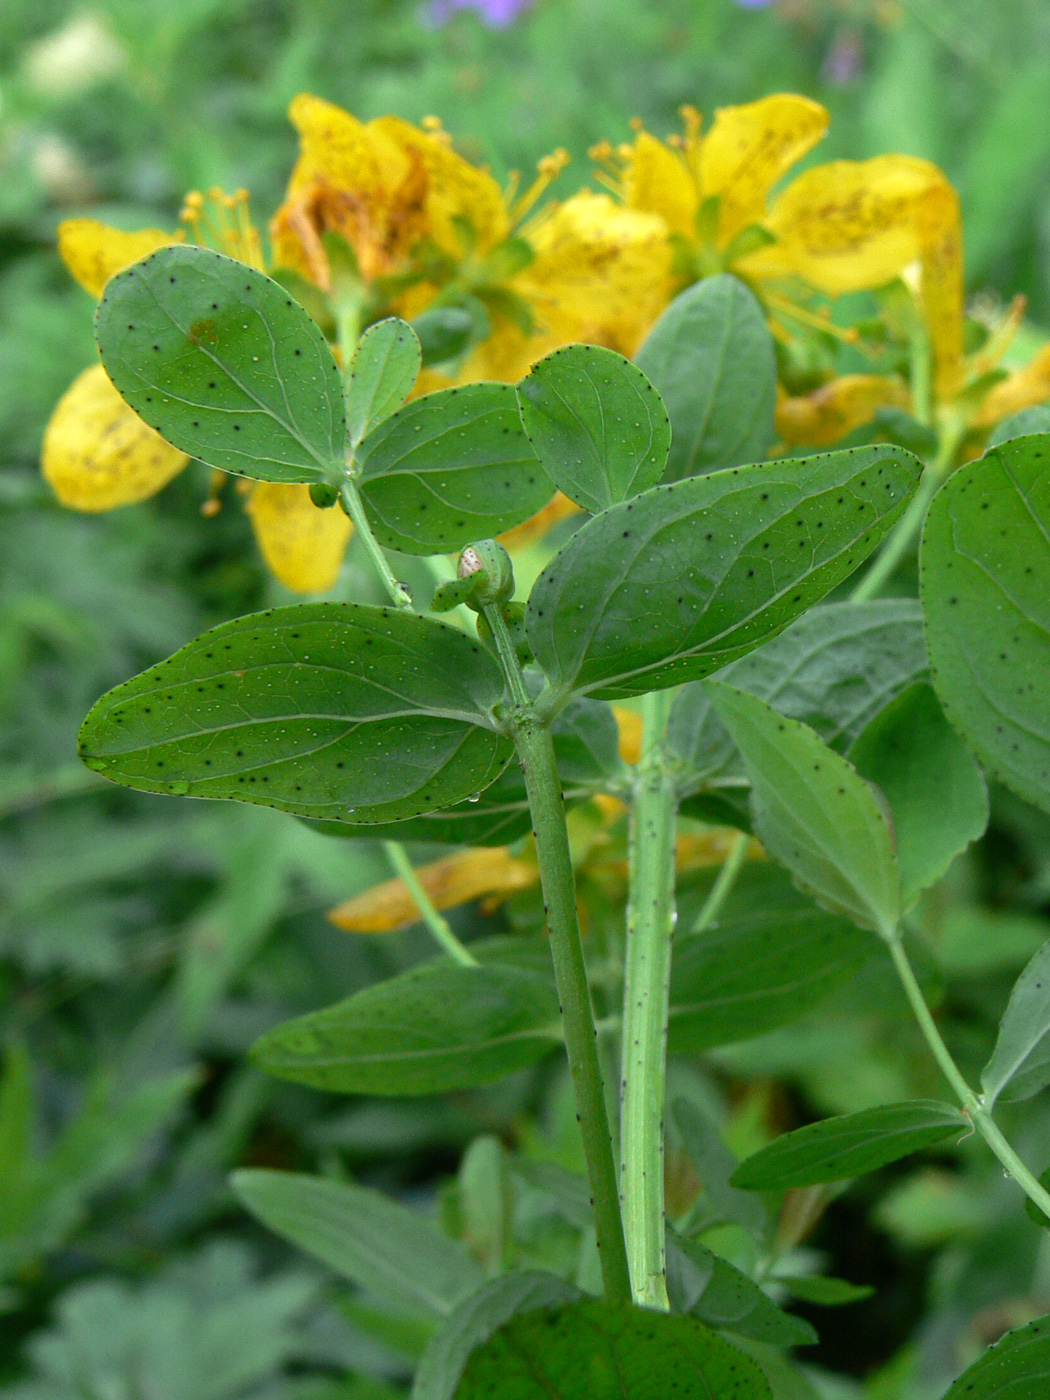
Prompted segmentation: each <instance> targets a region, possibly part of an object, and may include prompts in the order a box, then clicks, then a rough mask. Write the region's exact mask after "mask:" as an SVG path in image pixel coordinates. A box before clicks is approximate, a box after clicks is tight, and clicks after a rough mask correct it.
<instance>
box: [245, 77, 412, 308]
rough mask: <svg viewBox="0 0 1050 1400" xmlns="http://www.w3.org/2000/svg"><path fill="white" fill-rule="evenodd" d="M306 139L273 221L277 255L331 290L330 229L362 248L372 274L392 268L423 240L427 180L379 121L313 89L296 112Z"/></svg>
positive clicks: (296, 104)
mask: <svg viewBox="0 0 1050 1400" xmlns="http://www.w3.org/2000/svg"><path fill="white" fill-rule="evenodd" d="M288 115H289V116H290V118H291V120H292V122H293V124H294V125H295V127H296V128H297V130H298V132H299V137H300V150H299V159H298V160H297V161H296V164H295V168H294V170H293V171H292V177H291V180H290V181H289V184H288V193H287V195H286V197H285V201H284V203H283V204H282V205H281V207H280V208H279V209H278V211H277V213H276V214H275V215H274V218H273V221H272V223H271V226H270V233H271V237H272V240H273V249H274V260H275V262H277V263H278V264H279V265H281V266H285V267H293V268H295V269H296V270H297V271H299V272H302V273H304V274H305V275H306V276H308V277H310V278H312V279H313V280H314V281H315V282H316V283H317V284H318V285H319V286H321V287H323V288H325V289H326V290H327V289H328V286H329V280H330V279H329V272H328V259H327V255H326V253H325V250H324V245H323V242H322V235H323V234H324V233H326V232H333V233H337V234H339V236H340V237H342V238H344V239H345V240H346V242H347V243H349V244H350V246H351V247H352V248H353V249H354V251H355V253H356V255H357V259H358V262H359V264H360V266H361V270H362V272H363V273H364V275H365V276H366V277H375V276H377V275H379V274H380V273H383V272H387V271H390V270H391V269H392V268H393V267H394V266H395V265H396V263H397V261H398V259H399V258H400V257H401V255H402V254H403V253H404V252H405V251H406V250H407V249H408V248H410V247H411V246H412V245H413V244H414V243H416V242H418V240H419V239H420V238H421V237H422V235H423V232H424V224H425V219H424V212H423V204H424V200H425V196H426V184H427V177H426V171H425V169H424V167H423V164H422V160H421V158H420V156H419V155H418V154H416V153H411V152H406V151H405V150H404V148H403V147H402V146H400V145H399V144H398V143H397V142H396V141H393V140H391V139H390V137H389V136H388V135H386V134H385V133H384V132H383V131H382V130H381V129H380V128H379V127H377V126H376V124H375V123H370V124H369V125H368V126H366V125H365V124H364V123H363V122H360V121H358V119H357V118H356V117H355V116H353V115H352V114H351V113H350V112H347V111H345V110H344V109H343V108H342V107H337V106H335V104H334V103H332V102H325V101H323V100H322V99H321V98H319V97H314V96H312V95H311V94H310V93H305V92H304V93H300V94H299V96H298V97H296V98H295V99H294V100H293V101H292V103H291V106H290V107H289V109H288Z"/></svg>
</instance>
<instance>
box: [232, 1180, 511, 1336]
mask: <svg viewBox="0 0 1050 1400" xmlns="http://www.w3.org/2000/svg"><path fill="white" fill-rule="evenodd" d="M230 1185H231V1186H232V1187H233V1189H234V1192H235V1193H236V1195H237V1196H238V1198H239V1199H240V1201H241V1202H242V1203H243V1204H244V1205H245V1206H246V1207H247V1208H248V1210H250V1211H251V1213H252V1214H253V1215H254V1216H256V1217H257V1218H258V1219H259V1220H261V1221H262V1222H263V1224H264V1225H266V1226H268V1227H269V1228H270V1229H271V1230H273V1231H274V1232H275V1233H276V1234H278V1235H281V1236H283V1238H284V1239H286V1240H291V1242H292V1244H295V1245H298V1246H299V1248H300V1249H305V1250H306V1252H307V1253H308V1254H312V1255H313V1256H314V1258H315V1259H320V1260H321V1261H322V1262H323V1263H325V1264H327V1265H328V1266H329V1267H330V1268H332V1269H335V1271H336V1272H337V1273H339V1274H341V1275H342V1276H343V1277H344V1278H348V1279H350V1280H351V1281H352V1282H353V1283H356V1284H358V1285H359V1286H360V1287H361V1288H367V1289H368V1291H369V1292H370V1293H374V1294H375V1295H376V1296H377V1297H379V1298H381V1299H383V1300H384V1301H385V1302H386V1303H388V1304H389V1305H390V1306H391V1307H393V1308H396V1309H399V1310H403V1311H405V1312H408V1313H411V1314H416V1315H418V1314H419V1313H420V1312H422V1313H424V1314H425V1315H426V1316H429V1317H432V1318H434V1319H435V1320H437V1319H440V1318H443V1317H447V1316H448V1315H449V1314H450V1313H451V1312H452V1310H453V1309H454V1308H455V1307H456V1306H457V1304H458V1303H460V1302H461V1301H462V1300H463V1299H464V1298H465V1297H467V1296H468V1295H469V1294H470V1293H472V1292H473V1291H474V1290H475V1289H477V1288H479V1287H480V1286H481V1284H482V1283H483V1282H484V1277H485V1276H484V1274H483V1273H482V1271H481V1266H480V1265H479V1264H476V1263H475V1262H474V1260H473V1259H472V1258H471V1257H470V1255H469V1254H468V1253H467V1251H466V1249H465V1248H464V1247H463V1245H461V1244H460V1243H458V1241H456V1240H451V1239H449V1238H448V1236H447V1235H444V1234H442V1233H441V1231H440V1230H438V1229H437V1227H436V1226H434V1225H432V1224H431V1222H430V1221H429V1220H428V1219H427V1218H426V1216H424V1215H421V1214H420V1213H419V1212H418V1211H414V1210H408V1209H407V1207H405V1206H401V1205H398V1204H397V1202H396V1201H391V1200H389V1199H388V1198H387V1197H386V1196H381V1195H380V1194H379V1193H378V1191H370V1190H368V1189H367V1188H366V1187H364V1186H355V1185H351V1184H350V1183H348V1182H343V1181H327V1180H324V1179H322V1178H320V1177H316V1176H305V1175H302V1174H300V1173H299V1172H275V1171H263V1170H259V1169H252V1170H247V1171H237V1172H234V1173H233V1175H232V1176H231V1177H230Z"/></svg>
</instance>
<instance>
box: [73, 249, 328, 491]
mask: <svg viewBox="0 0 1050 1400" xmlns="http://www.w3.org/2000/svg"><path fill="white" fill-rule="evenodd" d="M95 329H96V333H97V335H98V343H99V348H100V350H101V351H102V361H103V364H104V365H105V367H106V373H107V374H108V375H109V377H110V379H112V381H113V383H114V384H115V385H116V386H117V388H118V389H119V390H120V393H121V394H122V395H123V397H124V398H125V399H126V400H127V402H128V403H129V404H130V405H131V407H132V408H133V409H134V410H135V412H136V413H137V414H138V415H139V417H140V418H143V419H144V420H145V421H146V422H147V423H148V424H149V425H150V427H151V428H155V429H156V430H157V432H158V433H160V435H161V436H162V437H164V438H166V439H167V440H168V442H170V443H172V444H173V446H175V447H178V448H179V449H181V451H183V452H187V453H189V455H190V456H191V457H198V458H199V459H200V460H201V461H202V462H207V463H208V465H209V466H212V467H220V468H221V469H222V470H223V471H226V472H236V473H237V474H238V475H240V476H251V477H255V478H256V479H258V480H260V481H332V482H335V481H338V480H339V478H340V477H341V476H342V473H343V471H344V459H345V456H346V410H345V408H344V405H343V385H342V381H341V380H340V378H339V369H338V367H337V365H336V363H335V360H334V359H333V357H332V352H331V350H329V348H328V344H327V342H326V340H325V338H324V336H323V335H322V334H321V332H320V330H319V329H318V327H317V326H316V325H315V324H314V322H313V321H312V320H311V319H310V317H309V316H308V315H307V313H306V312H305V311H304V310H303V308H302V307H301V306H300V305H299V303H298V302H297V301H295V300H293V298H292V297H291V296H289V294H288V293H287V292H286V291H285V289H284V288H283V287H281V286H280V285H279V284H278V283H277V282H274V281H273V280H272V278H269V277H266V276H264V275H263V273H261V272H256V271H255V269H254V268H251V267H247V266H245V264H244V263H239V262H235V261H234V260H233V259H232V258H225V257H223V256H222V255H221V254H220V253H213V252H211V251H210V250H208V249H206V248H198V247H194V246H191V245H177V246H175V247H167V248H160V249H158V251H157V252H156V253H151V254H150V256H149V257H148V258H145V259H144V260H143V261H142V262H137V263H134V264H133V265H132V266H131V267H129V268H127V269H126V270H125V271H124V272H121V273H118V274H117V276H116V277H113V278H112V279H111V280H110V281H109V282H108V283H107V285H106V291H105V294H104V296H103V298H102V302H101V304H100V306H99V308H98V314H97V317H96V320H95Z"/></svg>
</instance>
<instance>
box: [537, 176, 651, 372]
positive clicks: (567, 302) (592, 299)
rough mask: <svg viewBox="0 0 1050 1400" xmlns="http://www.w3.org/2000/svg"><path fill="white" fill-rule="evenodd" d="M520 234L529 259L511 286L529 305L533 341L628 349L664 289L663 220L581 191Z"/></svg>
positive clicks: (641, 332) (645, 325) (635, 342)
mask: <svg viewBox="0 0 1050 1400" xmlns="http://www.w3.org/2000/svg"><path fill="white" fill-rule="evenodd" d="M528 237H529V241H530V242H531V244H532V246H533V248H534V250H535V259H534V261H533V262H532V263H530V265H529V266H528V267H527V268H526V269H525V271H524V272H522V273H521V274H520V275H519V277H518V278H516V279H515V282H514V284H513V286H514V290H515V291H517V292H520V293H521V294H522V295H523V296H525V297H526V298H527V300H528V301H529V302H530V304H531V305H532V307H533V309H534V312H535V315H536V321H537V331H538V332H539V337H540V339H542V337H543V336H544V335H546V336H548V337H549V338H550V340H552V341H553V343H554V344H566V343H567V342H569V341H573V340H582V341H587V342H589V343H591V344H597V345H607V346H609V348H610V349H613V350H618V351H620V353H621V354H624V355H631V354H633V353H634V351H635V349H636V348H637V347H638V344H639V343H640V341H641V340H642V337H643V336H644V335H645V333H646V332H647V331H648V329H649V327H650V326H651V325H652V323H653V322H654V321H655V320H656V318H657V316H659V314H660V312H661V311H662V310H663V308H664V306H665V305H666V304H667V301H668V300H669V297H670V294H671V290H672V281H671V249H670V245H669V244H668V241H667V229H666V226H665V225H664V222H663V220H662V219H660V218H659V217H657V215H655V214H647V213H643V212H642V211H641V210H638V209H626V208H624V207H623V206H622V205H619V204H617V203H616V202H615V201H614V200H613V199H611V198H610V197H609V196H608V195H604V194H593V193H591V191H589V190H581V191H580V193H579V194H575V195H573V196H572V198H571V199H567V200H566V201H565V203H564V204H561V205H558V206H557V207H555V208H554V209H552V210H551V211H550V212H549V213H547V214H546V216H545V217H541V219H540V220H539V221H538V222H537V224H536V225H535V226H534V227H533V228H532V229H531V230H530V231H529V234H528ZM546 348H550V347H549V344H548V345H543V346H542V348H539V349H538V350H537V353H538V354H542V353H543V351H544V349H546Z"/></svg>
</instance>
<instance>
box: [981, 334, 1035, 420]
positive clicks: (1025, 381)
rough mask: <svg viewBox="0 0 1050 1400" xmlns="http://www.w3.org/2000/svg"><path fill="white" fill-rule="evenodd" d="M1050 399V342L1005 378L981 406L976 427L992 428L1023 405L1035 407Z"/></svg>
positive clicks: (1024, 406)
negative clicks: (1021, 367)
mask: <svg viewBox="0 0 1050 1400" xmlns="http://www.w3.org/2000/svg"><path fill="white" fill-rule="evenodd" d="M1047 399H1050V345H1044V346H1043V348H1042V349H1041V350H1039V351H1037V353H1036V354H1035V355H1034V356H1033V357H1032V359H1031V360H1029V362H1028V364H1026V365H1025V366H1024V368H1023V369H1019V370H1015V371H1014V373H1013V374H1011V375H1010V376H1009V377H1008V378H1007V379H1003V380H1001V381H1000V382H999V383H998V384H996V385H995V387H994V388H993V389H992V390H991V392H990V393H989V394H988V397H987V398H986V399H985V401H984V403H983V404H982V405H981V408H980V411H979V413H978V414H977V417H976V418H975V419H974V427H976V428H991V427H993V426H994V425H995V424H996V423H999V422H1001V421H1002V419H1004V418H1009V416H1010V414H1011V413H1020V412H1021V410H1022V409H1023V408H1035V407H1036V406H1037V405H1038V404H1041V403H1046V401H1047Z"/></svg>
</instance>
